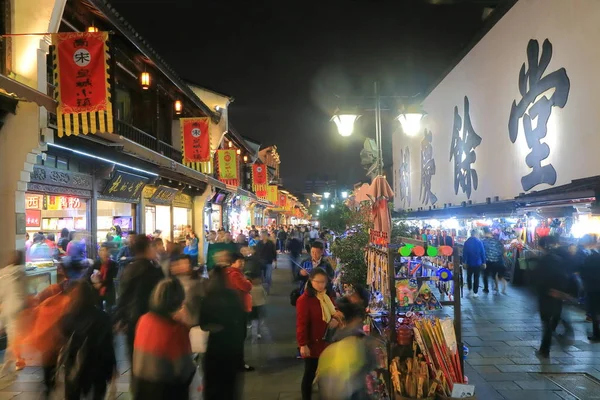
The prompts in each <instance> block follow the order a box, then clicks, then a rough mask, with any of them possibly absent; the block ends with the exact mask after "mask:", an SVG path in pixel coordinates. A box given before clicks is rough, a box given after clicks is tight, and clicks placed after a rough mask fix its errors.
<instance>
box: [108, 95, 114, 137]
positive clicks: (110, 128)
mask: <svg viewBox="0 0 600 400" xmlns="http://www.w3.org/2000/svg"><path fill="white" fill-rule="evenodd" d="M106 132H108V133H115V131H114V129H113V113H112V104H111V102H110V101H107V102H106Z"/></svg>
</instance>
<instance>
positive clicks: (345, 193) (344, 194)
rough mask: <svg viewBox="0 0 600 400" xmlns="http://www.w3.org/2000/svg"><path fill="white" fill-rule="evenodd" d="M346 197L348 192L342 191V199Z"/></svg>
mask: <svg viewBox="0 0 600 400" xmlns="http://www.w3.org/2000/svg"><path fill="white" fill-rule="evenodd" d="M347 198H348V192H346V191H343V192H342V199H347Z"/></svg>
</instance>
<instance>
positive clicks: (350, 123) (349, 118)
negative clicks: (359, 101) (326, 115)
mask: <svg viewBox="0 0 600 400" xmlns="http://www.w3.org/2000/svg"><path fill="white" fill-rule="evenodd" d="M359 118H360V115H357V114H335V115H334V116H333V117H332V118H331V120H332V121H333V122H335V125H336V126H337V129H338V132H339V134H340V135H342V136H350V135H352V132H354V123H355V122H356V120H357V119H359Z"/></svg>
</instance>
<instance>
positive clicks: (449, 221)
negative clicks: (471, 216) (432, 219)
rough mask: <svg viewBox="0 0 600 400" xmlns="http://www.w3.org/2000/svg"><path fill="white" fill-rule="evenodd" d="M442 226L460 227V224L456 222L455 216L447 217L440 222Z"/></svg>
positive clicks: (448, 227)
mask: <svg viewBox="0 0 600 400" xmlns="http://www.w3.org/2000/svg"><path fill="white" fill-rule="evenodd" d="M442 226H443V227H444V228H445V229H456V230H458V229H460V224H459V223H458V220H457V219H456V218H450V219H447V220H446V221H444V222H443V223H442Z"/></svg>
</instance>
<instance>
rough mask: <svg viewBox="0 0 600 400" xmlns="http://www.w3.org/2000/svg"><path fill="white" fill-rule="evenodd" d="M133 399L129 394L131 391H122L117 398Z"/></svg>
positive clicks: (122, 399) (120, 399)
mask: <svg viewBox="0 0 600 400" xmlns="http://www.w3.org/2000/svg"><path fill="white" fill-rule="evenodd" d="M129 399H131V395H130V394H129V392H124V393H121V394H120V395H119V396H118V397H117V400H129Z"/></svg>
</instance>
